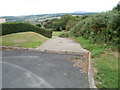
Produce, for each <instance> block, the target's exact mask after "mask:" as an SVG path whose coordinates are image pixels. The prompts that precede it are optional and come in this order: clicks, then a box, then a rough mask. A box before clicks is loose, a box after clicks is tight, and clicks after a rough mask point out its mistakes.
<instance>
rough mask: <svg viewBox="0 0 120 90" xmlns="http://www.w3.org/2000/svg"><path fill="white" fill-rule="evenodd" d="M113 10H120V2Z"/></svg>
mask: <svg viewBox="0 0 120 90" xmlns="http://www.w3.org/2000/svg"><path fill="white" fill-rule="evenodd" d="M113 10H118V11H120V4H119V3H118V4H117V6H116V7H114V8H113Z"/></svg>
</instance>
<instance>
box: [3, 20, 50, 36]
mask: <svg viewBox="0 0 120 90" xmlns="http://www.w3.org/2000/svg"><path fill="white" fill-rule="evenodd" d="M27 31H33V32H37V33H39V34H42V35H44V36H46V37H49V38H51V37H52V31H51V30H47V29H43V28H40V27H37V26H33V25H31V24H29V23H22V22H9V23H2V35H7V34H12V33H18V32H27Z"/></svg>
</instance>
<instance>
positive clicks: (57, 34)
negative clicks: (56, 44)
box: [52, 31, 62, 37]
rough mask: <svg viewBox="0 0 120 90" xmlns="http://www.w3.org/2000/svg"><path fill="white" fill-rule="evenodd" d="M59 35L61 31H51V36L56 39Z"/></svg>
mask: <svg viewBox="0 0 120 90" xmlns="http://www.w3.org/2000/svg"><path fill="white" fill-rule="evenodd" d="M61 34H62V32H61V31H53V33H52V36H57V37H58V36H59V35H61Z"/></svg>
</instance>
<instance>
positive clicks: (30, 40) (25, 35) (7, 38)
mask: <svg viewBox="0 0 120 90" xmlns="http://www.w3.org/2000/svg"><path fill="white" fill-rule="evenodd" d="M47 39H48V38H46V37H44V36H42V35H40V34H38V33H34V32H22V33H15V34H9V35H4V36H1V37H0V40H1V41H0V45H1V43H2V45H3V46H16V47H27V48H36V47H38V46H40V45H41V44H42V43H43V42H45V41H46V40H47Z"/></svg>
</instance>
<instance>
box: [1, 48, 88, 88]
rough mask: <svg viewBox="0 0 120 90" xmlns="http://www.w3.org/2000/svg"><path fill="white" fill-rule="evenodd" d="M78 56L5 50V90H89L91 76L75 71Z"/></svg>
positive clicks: (3, 82)
mask: <svg viewBox="0 0 120 90" xmlns="http://www.w3.org/2000/svg"><path fill="white" fill-rule="evenodd" d="M75 57H82V56H75V55H65V54H54V53H47V52H40V51H29V50H6V51H5V50H3V52H2V87H3V88H89V85H88V79H87V78H86V77H87V73H81V72H80V69H81V68H76V67H73V62H71V60H72V59H73V58H75ZM0 63H1V62H0Z"/></svg>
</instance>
